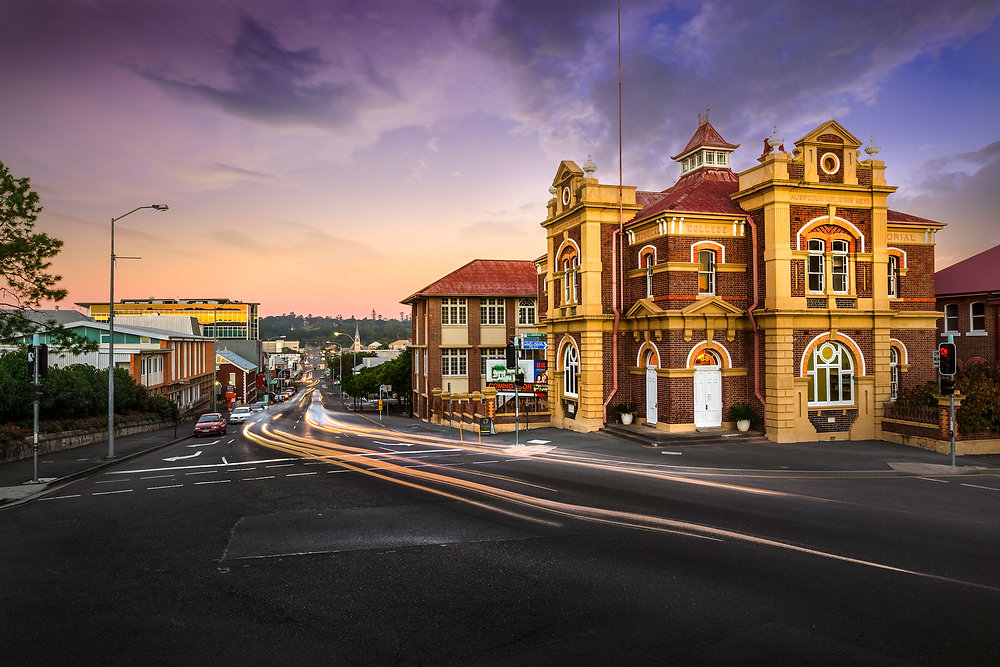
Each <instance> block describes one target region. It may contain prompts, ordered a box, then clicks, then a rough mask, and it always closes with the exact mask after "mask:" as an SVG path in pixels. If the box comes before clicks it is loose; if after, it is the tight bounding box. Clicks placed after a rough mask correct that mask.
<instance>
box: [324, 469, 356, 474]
mask: <svg viewBox="0 0 1000 667" xmlns="http://www.w3.org/2000/svg"><path fill="white" fill-rule="evenodd" d="M338 472H351V471H350V470H327V472H326V474H327V475H335V474H337V473H338Z"/></svg>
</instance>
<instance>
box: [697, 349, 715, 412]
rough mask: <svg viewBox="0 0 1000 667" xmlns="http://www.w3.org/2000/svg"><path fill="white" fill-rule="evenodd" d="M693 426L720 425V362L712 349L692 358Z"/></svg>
mask: <svg viewBox="0 0 1000 667" xmlns="http://www.w3.org/2000/svg"><path fill="white" fill-rule="evenodd" d="M694 425H695V428H713V427H717V426H722V364H721V363H720V361H719V356H718V355H717V354H716V353H715V352H714V351H713V350H702V351H701V353H700V354H699V355H698V356H697V357H695V359H694Z"/></svg>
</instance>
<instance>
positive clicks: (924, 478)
mask: <svg viewBox="0 0 1000 667" xmlns="http://www.w3.org/2000/svg"><path fill="white" fill-rule="evenodd" d="M917 479H922V480H924V481H925V482H937V483H938V484H947V483H948V480H946V479H932V478H931V477H917Z"/></svg>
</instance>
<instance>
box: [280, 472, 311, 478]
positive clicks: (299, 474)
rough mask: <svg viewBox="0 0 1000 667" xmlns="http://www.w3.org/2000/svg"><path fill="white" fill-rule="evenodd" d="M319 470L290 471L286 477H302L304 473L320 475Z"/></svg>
mask: <svg viewBox="0 0 1000 667" xmlns="http://www.w3.org/2000/svg"><path fill="white" fill-rule="evenodd" d="M318 474H319V473H318V472H290V473H288V474H287V475H285V477H301V476H302V475H318Z"/></svg>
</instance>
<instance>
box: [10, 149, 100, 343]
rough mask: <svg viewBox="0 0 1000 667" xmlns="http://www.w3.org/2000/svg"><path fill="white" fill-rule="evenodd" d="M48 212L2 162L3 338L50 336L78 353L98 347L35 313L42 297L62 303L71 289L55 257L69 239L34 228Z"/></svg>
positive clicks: (15, 340)
mask: <svg viewBox="0 0 1000 667" xmlns="http://www.w3.org/2000/svg"><path fill="white" fill-rule="evenodd" d="M41 210H42V205H41V203H40V200H39V197H38V193H36V192H35V191H34V190H32V189H31V182H30V181H29V179H27V178H14V176H13V174H11V173H10V169H8V168H7V166H6V165H4V164H3V163H2V162H0V342H4V343H23V342H24V340H25V338H24V337H25V336H29V337H30V336H31V334H33V333H42V334H46V335H47V338H48V342H49V343H50V344H53V345H55V346H58V347H66V348H69V349H72V350H74V351H82V350H94V349H96V348H97V345H96V343H92V342H88V341H85V340H83V339H82V338H80V337H78V336H76V335H74V334H73V333H72V332H70V331H69V330H67V329H65V328H64V327H62V326H60V325H59V324H57V323H56V322H55V321H54V320H48V321H45V322H38V321H37V320H38V319H39V318H38V317H37V316H35V317H32V313H33V311H34V310H35V309H36V308H38V307H39V306H40V305H41V303H42V301H61V300H62V299H64V298H66V290H65V289H62V288H60V287H58V284H59V281H60V280H62V277H61V276H57V275H54V274H52V273H51V272H50V271H49V268H50V267H51V266H52V258H53V257H55V256H56V255H58V254H59V251H60V249H61V248H62V246H63V242H62V241H61V240H59V239H56V238H52V237H51V236H49V235H48V234H37V233H35V231H34V228H35V220H37V219H38V214H39V213H40V212H41Z"/></svg>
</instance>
